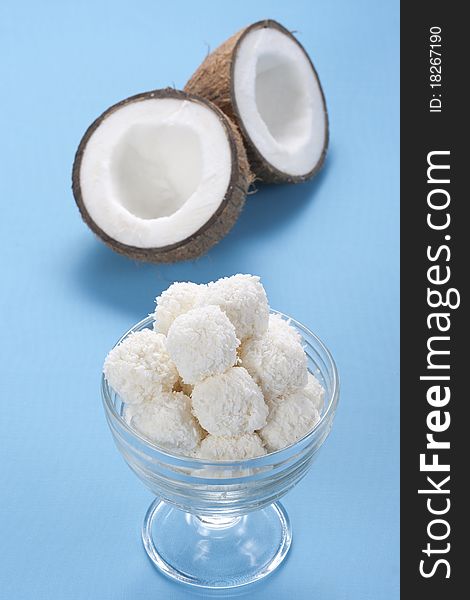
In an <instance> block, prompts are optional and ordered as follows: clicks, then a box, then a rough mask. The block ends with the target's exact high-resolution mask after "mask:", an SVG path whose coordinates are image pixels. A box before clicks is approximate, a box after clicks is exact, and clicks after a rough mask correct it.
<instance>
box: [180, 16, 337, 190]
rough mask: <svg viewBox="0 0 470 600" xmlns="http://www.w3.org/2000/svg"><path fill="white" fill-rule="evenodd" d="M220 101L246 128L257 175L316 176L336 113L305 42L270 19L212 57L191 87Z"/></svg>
mask: <svg viewBox="0 0 470 600" xmlns="http://www.w3.org/2000/svg"><path fill="white" fill-rule="evenodd" d="M185 91H187V92H190V93H195V94H199V95H201V96H204V97H205V98H207V99H209V100H211V101H212V102H214V103H215V104H217V105H218V106H219V107H220V108H221V109H222V110H223V111H224V112H225V113H226V114H227V115H228V116H229V117H230V119H232V120H233V121H234V122H235V123H236V124H237V126H238V127H239V128H240V131H241V132H242V135H243V138H244V141H245V144H246V148H247V153H248V158H249V160H250V166H251V169H252V171H253V172H254V173H255V175H256V176H257V177H258V178H259V179H261V180H263V181H265V182H271V183H283V182H291V183H298V182H301V181H305V180H306V179H309V178H310V177H313V175H315V173H316V172H317V171H318V170H319V169H320V167H321V166H322V164H323V161H324V159H325V155H326V151H327V147H328V115H327V110H326V103H325V97H324V95H323V90H322V88H321V85H320V80H319V78H318V75H317V72H316V71H315V68H314V66H313V64H312V61H311V60H310V58H309V56H308V54H307V52H306V51H305V49H304V48H303V46H302V45H301V44H300V43H299V42H298V41H297V40H296V38H295V37H294V36H293V35H292V34H291V33H290V32H289V31H288V30H287V29H286V28H285V27H283V26H282V25H280V24H279V23H277V22H276V21H272V20H266V21H260V22H258V23H254V24H253V25H250V26H249V27H247V28H246V29H242V30H241V31H239V32H238V33H236V34H235V35H234V36H233V37H231V38H230V39H228V40H227V41H226V42H224V43H223V44H222V45H221V46H220V47H219V48H217V49H216V50H214V52H212V53H211V54H209V55H208V57H207V58H206V60H205V61H204V62H203V63H202V65H201V66H200V67H199V68H198V70H197V71H196V72H195V73H194V75H193V76H192V77H191V79H190V80H189V81H188V83H187V84H186V87H185Z"/></svg>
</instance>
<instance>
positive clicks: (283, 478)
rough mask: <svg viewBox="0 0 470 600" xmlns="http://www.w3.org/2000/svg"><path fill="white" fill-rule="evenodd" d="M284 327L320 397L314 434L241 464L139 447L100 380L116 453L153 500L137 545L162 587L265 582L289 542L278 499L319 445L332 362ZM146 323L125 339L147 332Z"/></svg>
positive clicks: (309, 338)
mask: <svg viewBox="0 0 470 600" xmlns="http://www.w3.org/2000/svg"><path fill="white" fill-rule="evenodd" d="M272 312H273V313H276V314H279V315H280V316H281V317H282V318H283V319H286V320H289V322H290V323H291V325H292V326H293V327H295V328H296V329H297V331H298V332H299V333H300V335H301V336H302V342H303V344H304V347H305V351H306V353H307V356H308V368H309V371H310V372H311V373H313V374H314V375H315V376H316V377H317V379H318V380H319V381H320V383H321V384H322V385H323V387H324V388H325V399H324V407H323V411H322V415H321V419H320V421H319V422H318V423H317V424H316V426H315V427H314V429H312V431H310V432H309V433H308V434H307V435H305V436H304V437H303V438H302V439H300V440H298V441H297V442H296V443H295V444H292V445H291V446H288V447H287V448H284V449H282V450H278V451H277V452H272V453H270V454H267V455H266V456H261V457H259V458H252V459H249V460H243V461H216V462H211V461H207V460H203V459H196V458H188V457H185V456H180V455H176V454H171V453H169V452H168V451H166V450H165V449H163V448H161V447H159V446H157V445H155V444H153V443H152V442H150V441H148V440H147V439H145V438H144V437H142V436H141V435H139V433H138V432H136V431H135V430H134V429H132V428H131V427H130V426H129V425H128V424H127V423H126V421H125V420H124V417H123V409H124V405H123V403H122V401H121V399H120V398H119V396H118V395H117V394H116V393H115V392H114V390H113V389H112V388H111V387H110V386H108V384H107V382H106V380H105V379H104V377H102V380H101V393H102V398H103V404H104V409H105V412H106V418H107V421H108V424H109V427H110V429H111V432H112V435H113V438H114V441H115V443H116V446H117V448H118V450H119V452H120V453H121V454H122V456H123V457H124V460H125V461H126V462H127V464H128V465H129V467H130V468H131V469H132V471H134V473H135V474H136V475H137V477H138V478H139V479H140V480H141V481H142V483H144V485H146V486H147V487H148V488H149V490H150V491H151V492H152V493H153V494H155V496H156V499H155V500H154V501H153V502H152V504H151V505H150V507H149V509H148V511H147V514H146V515H145V518H144V523H143V527H142V540H143V543H144V547H145V550H146V552H147V554H148V556H149V558H150V560H151V561H152V562H153V563H154V565H155V566H156V567H157V568H158V569H160V571H162V572H163V573H164V574H165V575H167V576H168V577H170V578H172V579H175V580H177V581H180V582H183V583H186V584H190V585H194V586H199V587H205V588H233V587H238V586H242V585H246V584H249V583H253V582H255V581H258V580H259V579H261V578H263V577H265V576H267V575H269V574H270V573H272V572H273V571H274V570H275V569H276V568H277V567H278V566H279V565H280V564H281V562H282V561H283V559H284V558H285V557H286V555H287V552H288V551H289V547H290V545H291V541H292V532H291V526H290V523H289V518H288V516H287V513H286V511H285V509H284V507H283V506H282V505H281V504H280V502H279V499H280V498H281V497H282V496H284V494H286V493H287V492H288V491H289V490H290V489H292V488H293V487H294V486H295V485H296V484H297V483H298V482H299V481H300V480H301V479H302V478H303V477H304V476H305V475H306V474H307V472H308V470H309V468H310V466H311V464H312V462H313V460H314V459H315V458H316V456H317V453H318V450H319V449H320V447H321V446H322V444H323V442H324V441H325V439H326V438H327V436H328V434H329V432H330V430H331V427H332V425H333V419H334V416H335V411H336V407H337V404H338V398H339V381H338V373H337V370H336V366H335V363H334V360H333V358H332V356H331V354H330V352H329V351H328V349H327V348H326V346H325V345H324V344H323V343H322V342H321V340H320V339H319V338H318V337H317V336H315V335H314V334H313V333H312V332H311V331H309V330H308V329H307V328H306V327H304V326H303V325H301V324H300V323H298V322H297V321H295V320H294V319H291V318H290V317H288V316H286V315H284V314H282V313H279V312H277V311H272ZM152 324H153V318H152V317H148V318H146V319H144V320H143V321H140V323H137V324H136V325H134V327H132V329H130V330H129V331H128V332H127V333H125V334H124V335H123V336H122V338H121V339H120V340H119V341H118V342H117V343H119V342H120V341H122V340H123V339H124V338H126V337H127V336H128V335H129V334H130V333H132V332H134V331H140V330H142V329H145V328H147V327H152Z"/></svg>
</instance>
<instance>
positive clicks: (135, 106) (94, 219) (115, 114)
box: [72, 89, 252, 262]
mask: <svg viewBox="0 0 470 600" xmlns="http://www.w3.org/2000/svg"><path fill="white" fill-rule="evenodd" d="M72 181H73V186H72V187H73V193H74V197H75V200H76V202H77V205H78V207H79V209H80V212H81V214H82V217H83V219H84V220H85V222H86V223H87V224H88V225H89V227H90V228H91V229H92V230H93V231H94V232H95V233H96V234H97V235H98V236H99V237H100V238H101V239H102V240H103V241H104V242H106V244H108V245H109V246H111V248H113V250H116V251H117V252H120V253H122V254H125V255H127V256H130V257H132V258H136V259H140V260H146V261H150V262H174V261H178V260H186V259H189V258H195V257H197V256H200V255H201V254H203V253H204V252H206V251H207V250H208V249H209V248H210V247H211V246H212V245H213V244H215V243H216V242H217V241H219V240H220V239H221V238H222V237H223V236H224V235H225V234H226V233H227V232H228V231H229V230H230V228H231V227H232V225H233V224H234V222H235V220H236V218H237V216H238V214H239V212H240V210H241V208H242V206H243V204H244V200H245V196H246V193H247V191H248V187H249V185H250V183H251V181H252V175H251V173H250V169H249V166H248V161H247V158H246V153H245V150H244V147H243V142H242V139H241V137H240V134H239V133H238V131H237V130H236V128H235V127H234V125H233V124H232V123H231V122H230V121H229V119H227V117H226V116H225V115H224V114H223V113H222V112H221V111H220V110H219V109H218V108H217V107H216V106H214V105H213V104H212V103H210V102H209V101H208V100H206V99H203V98H199V97H197V96H194V95H191V94H188V93H185V92H181V91H177V90H174V89H165V90H157V91H154V92H147V93H144V94H139V95H137V96H133V97H131V98H128V99H126V100H123V101H122V102H119V103H118V104H115V105H114V106H112V107H111V108H109V109H108V110H107V111H106V112H104V113H103V114H102V115H101V116H100V117H99V118H98V119H96V121H95V122H94V123H93V124H92V125H91V126H90V127H89V128H88V130H87V132H86V133H85V135H84V137H83V139H82V141H81V142H80V145H79V148H78V150H77V153H76V156H75V162H74V165H73V174H72Z"/></svg>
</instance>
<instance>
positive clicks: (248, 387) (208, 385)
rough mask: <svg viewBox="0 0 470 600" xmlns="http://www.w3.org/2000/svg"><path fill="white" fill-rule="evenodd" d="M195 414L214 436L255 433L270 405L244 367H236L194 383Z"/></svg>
mask: <svg viewBox="0 0 470 600" xmlns="http://www.w3.org/2000/svg"><path fill="white" fill-rule="evenodd" d="M192 403H193V413H194V415H195V416H196V417H197V419H198V420H199V423H200V424H201V425H202V427H204V429H205V430H206V431H208V432H209V433H212V434H213V435H226V436H233V435H240V434H242V433H253V431H255V430H256V429H260V428H261V427H263V426H264V425H265V423H266V417H267V416H268V407H267V405H266V403H265V401H264V398H263V394H262V393H261V390H260V388H259V387H258V386H257V385H256V383H255V382H254V380H253V379H252V378H251V377H250V375H249V373H248V372H247V371H246V369H244V368H243V367H233V368H231V369H229V370H228V371H226V372H225V373H222V374H220V375H215V376H213V377H208V378H207V379H205V380H204V381H202V382H200V383H197V384H196V385H195V386H194V389H193V394H192Z"/></svg>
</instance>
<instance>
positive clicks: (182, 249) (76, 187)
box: [72, 88, 254, 263]
mask: <svg viewBox="0 0 470 600" xmlns="http://www.w3.org/2000/svg"><path fill="white" fill-rule="evenodd" d="M148 98H176V99H179V100H188V101H191V102H197V103H199V104H202V105H203V106H206V107H209V108H210V109H211V110H213V111H214V112H215V113H216V115H217V117H218V118H219V120H220V122H221V123H222V125H223V127H224V129H225V132H226V134H227V138H228V141H229V144H230V150H231V154H232V169H231V176H230V183H229V186H228V188H227V191H226V193H225V196H224V198H223V200H222V202H221V204H220V206H219V208H218V209H217V211H216V212H215V213H214V214H213V215H212V217H211V218H210V219H209V221H207V222H206V223H205V224H204V225H203V226H202V227H201V228H200V229H199V230H198V231H196V232H195V233H193V234H192V235H191V236H190V237H188V238H187V239H185V240H182V241H181V242H178V243H176V244H173V245H171V246H165V247H161V248H139V247H136V246H128V245H126V244H122V243H120V242H118V241H117V240H115V239H113V238H112V237H110V236H109V235H108V234H107V233H105V232H104V231H103V230H102V229H101V228H100V227H98V225H97V224H96V223H95V222H94V221H93V219H92V218H91V216H90V215H89V213H88V211H87V209H86V206H85V203H84V201H83V197H82V191H81V187H80V167H81V162H82V158H83V154H84V152H85V148H86V145H87V143H88V140H89V139H90V137H91V136H92V134H93V132H94V131H95V130H96V129H97V128H98V127H99V126H100V124H101V123H102V122H103V121H104V120H105V119H106V118H107V117H108V116H109V115H111V114H112V113H114V112H115V111H117V110H119V109H120V108H122V107H123V106H126V105H127V104H130V103H132V102H138V101H141V100H145V99H148ZM253 179H254V177H253V174H252V173H251V170H250V167H249V164H248V159H247V156H246V152H245V148H244V145H243V141H242V138H241V136H240V132H239V131H238V130H237V128H236V127H235V126H234V124H233V123H232V122H231V121H230V120H229V119H228V118H227V116H226V115H225V114H224V113H223V112H222V111H221V110H220V109H219V108H218V107H217V106H216V105H214V104H213V103H211V102H210V101H209V100H208V99H206V98H202V97H199V96H198V95H196V94H191V93H189V92H183V91H180V90H175V89H173V88H166V89H162V90H155V91H151V92H144V93H142V94H137V95H135V96H131V97H130V98H126V99H125V100H122V101H121V102H118V103H117V104H114V105H113V106H111V107H110V108H108V110H106V111H105V112H104V113H103V114H102V115H101V116H99V117H98V118H97V119H96V120H95V121H94V122H93V123H92V124H91V125H90V127H89V128H88V129H87V131H86V132H85V135H84V136H83V138H82V140H81V141H80V144H79V146H78V149H77V152H76V154H75V160H74V163H73V169H72V190H73V195H74V198H75V202H76V203H77V206H78V209H79V211H80V214H81V216H82V218H83V220H84V221H85V223H86V224H87V225H88V227H90V229H91V230H92V231H93V232H94V233H95V234H96V235H97V236H98V237H99V238H101V239H102V240H103V242H105V244H107V245H108V246H109V247H110V248H112V249H113V250H115V251H116V252H118V253H120V254H124V255H125V256H128V257H130V258H134V259H137V260H142V261H146V262H155V263H169V262H178V261H182V260H189V259H192V258H197V257H199V256H201V255H202V254H204V253H205V252H207V251H208V250H209V248H211V246H213V245H214V244H216V243H217V242H218V241H219V240H221V239H222V237H224V236H225V235H226V234H227V233H228V232H229V231H230V229H231V228H232V226H233V225H234V224H235V221H236V220H237V218H238V215H239V214H240V211H241V209H242V208H243V205H244V203H245V197H246V194H247V192H248V189H249V187H250V185H251V183H252V182H253Z"/></svg>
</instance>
